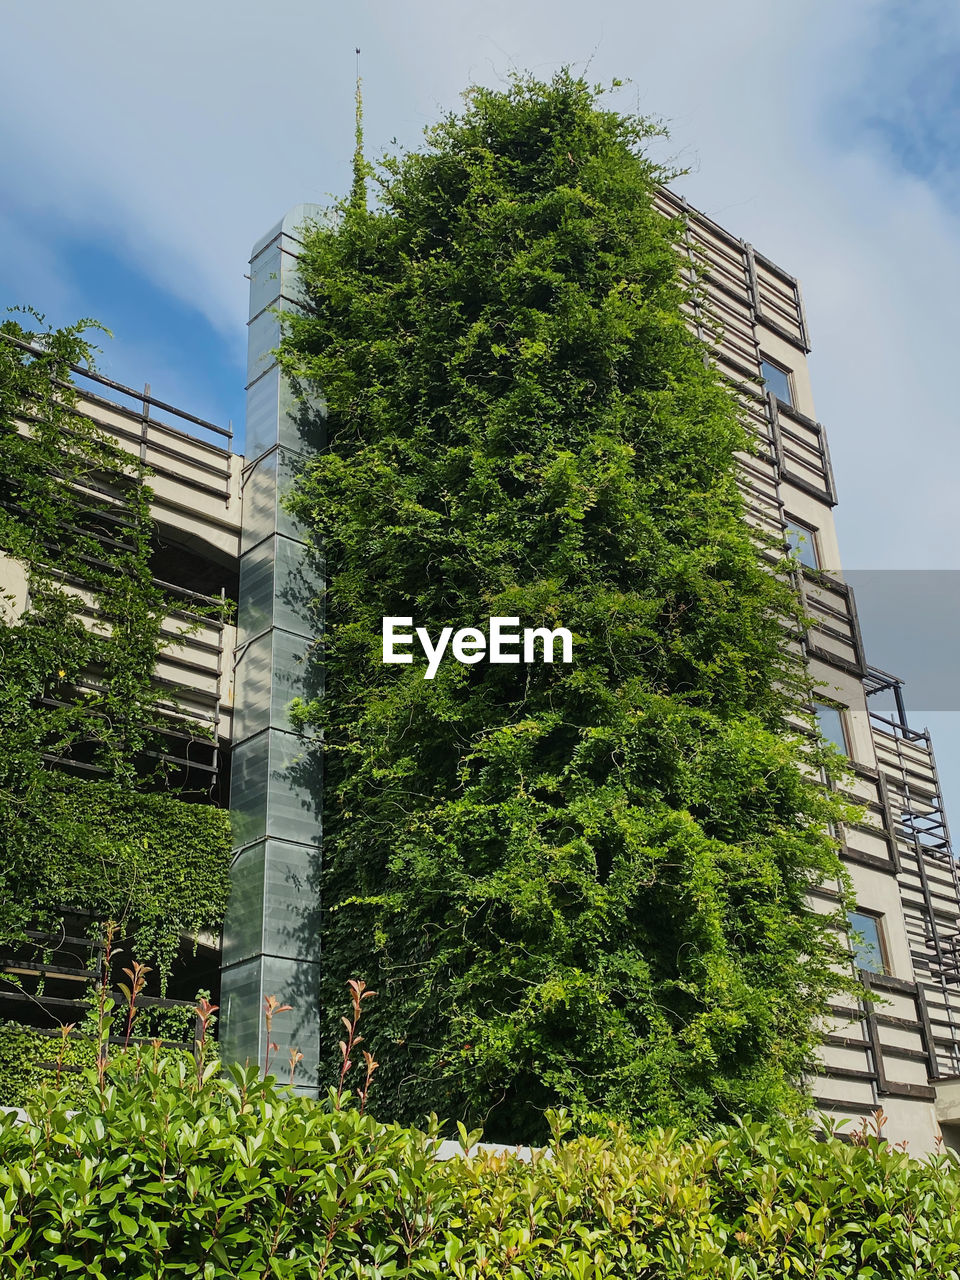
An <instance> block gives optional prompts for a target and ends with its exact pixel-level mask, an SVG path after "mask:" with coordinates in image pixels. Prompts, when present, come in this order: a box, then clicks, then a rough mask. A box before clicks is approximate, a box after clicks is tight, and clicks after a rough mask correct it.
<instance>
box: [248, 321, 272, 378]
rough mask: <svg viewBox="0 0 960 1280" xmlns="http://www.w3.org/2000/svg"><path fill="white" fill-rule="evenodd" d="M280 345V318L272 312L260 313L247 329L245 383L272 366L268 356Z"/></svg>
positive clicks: (270, 357)
mask: <svg viewBox="0 0 960 1280" xmlns="http://www.w3.org/2000/svg"><path fill="white" fill-rule="evenodd" d="M279 345H280V318H279V316H276V315H274V313H273V311H272V310H269V311H262V312H261V313H260V315H258V316H257V318H256V320H251V321H250V324H249V326H248V328H247V382H248V383H251V382H253V380H254V379H255V378H256V377H258V376H259V375H260V374H261V373H263V372H264V371H265V370H266V369H269V367H270V365H271V364H273V356H272V355H271V354H270V353H271V352H272V351H273V350H274V348H275V347H279Z"/></svg>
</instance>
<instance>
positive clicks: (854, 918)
mask: <svg viewBox="0 0 960 1280" xmlns="http://www.w3.org/2000/svg"><path fill="white" fill-rule="evenodd" d="M847 923H848V924H849V926H850V934H851V937H850V947H851V949H852V951H853V962H854V964H855V965H856V966H857V968H858V969H866V970H867V971H868V972H869V973H886V965H885V964H884V963H883V942H882V941H881V937H880V928H881V926H880V920H879V919H878V917H877V916H868V915H865V914H864V913H863V912H862V911H848V912H847ZM854 935H856V936H854Z"/></svg>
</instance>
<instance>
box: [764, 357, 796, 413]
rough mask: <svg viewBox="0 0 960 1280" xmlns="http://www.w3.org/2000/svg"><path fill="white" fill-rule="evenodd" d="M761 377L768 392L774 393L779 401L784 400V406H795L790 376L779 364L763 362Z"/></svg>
mask: <svg viewBox="0 0 960 1280" xmlns="http://www.w3.org/2000/svg"><path fill="white" fill-rule="evenodd" d="M760 376H761V377H762V378H763V380H764V382H765V383H766V385H767V390H768V391H772V392H773V394H774V395H775V396H776V397H777V399H778V400H782V401H783V403H784V404H790V405H792V404H793V395H792V394H791V391H790V375H789V373H788V372H787V370H786V369H781V368H780V366H779V365H777V364H771V363H770V361H769V360H761V361H760Z"/></svg>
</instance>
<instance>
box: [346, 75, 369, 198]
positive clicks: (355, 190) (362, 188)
mask: <svg viewBox="0 0 960 1280" xmlns="http://www.w3.org/2000/svg"><path fill="white" fill-rule="evenodd" d="M356 104H357V106H356V125H355V133H354V139H355V145H354V151H353V185H352V187H351V188H350V207H351V209H356V210H357V211H358V212H360V213H366V211H367V165H366V161H365V160H364V158H363V89H362V82H361V80H360V50H359V49H357V98H356Z"/></svg>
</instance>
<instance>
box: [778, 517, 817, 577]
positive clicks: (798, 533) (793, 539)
mask: <svg viewBox="0 0 960 1280" xmlns="http://www.w3.org/2000/svg"><path fill="white" fill-rule="evenodd" d="M786 538H787V542H789V544H790V550H791V551H792V552H793V554H794V555H795V556H796V558H797V559H798V560H799V561H800V563H801V564H805V565H806V566H807V568H808V569H819V568H820V556H819V553H818V551H817V531H816V529H811V528H810V526H809V525H806V524H800V522H799V521H798V520H789V519H788V520H787V528H786Z"/></svg>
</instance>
